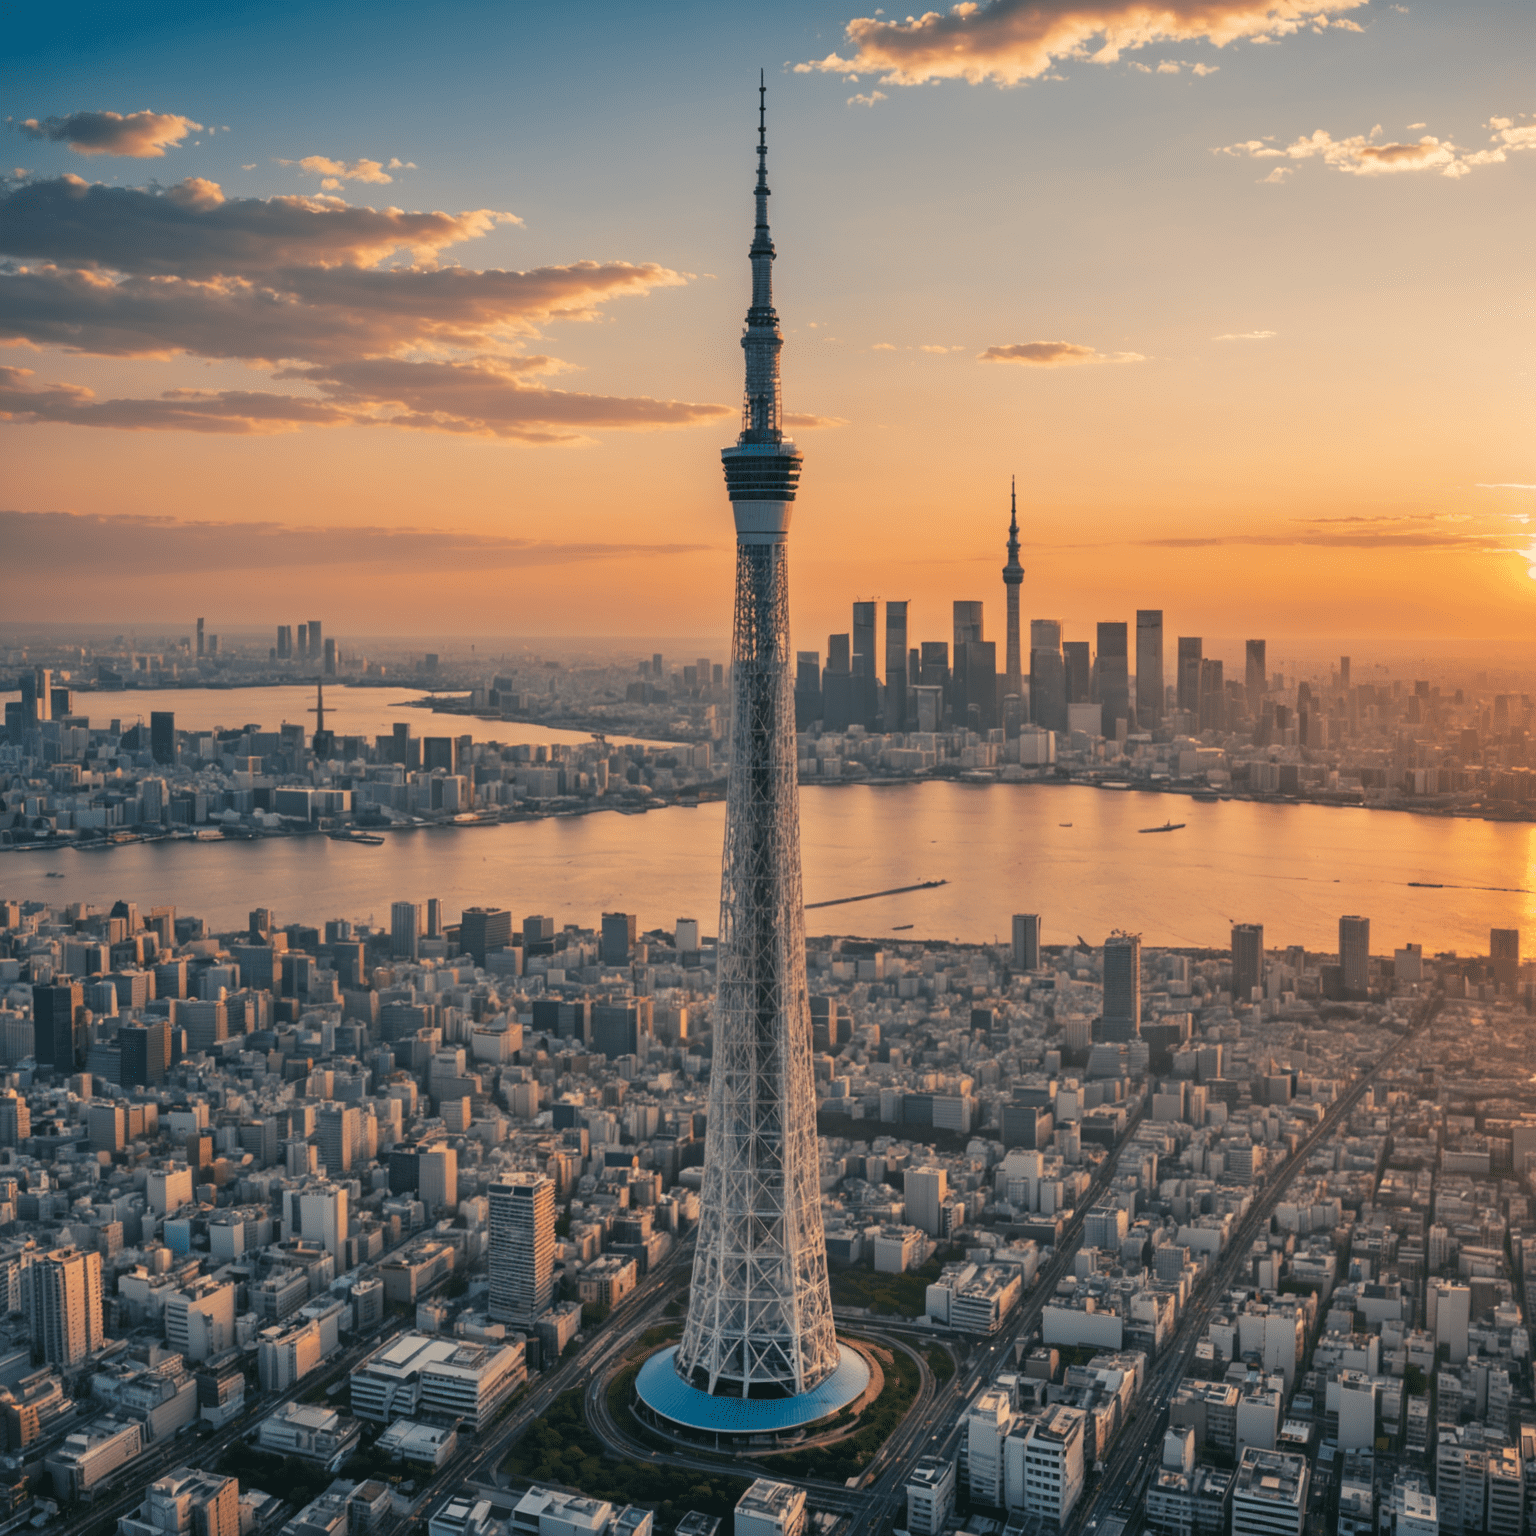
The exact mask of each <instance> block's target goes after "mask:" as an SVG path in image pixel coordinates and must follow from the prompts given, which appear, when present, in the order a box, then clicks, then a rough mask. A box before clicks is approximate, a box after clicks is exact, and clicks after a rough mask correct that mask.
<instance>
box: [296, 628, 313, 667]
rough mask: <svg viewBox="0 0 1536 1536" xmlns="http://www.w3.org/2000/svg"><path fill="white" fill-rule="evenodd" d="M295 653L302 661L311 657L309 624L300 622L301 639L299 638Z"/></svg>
mask: <svg viewBox="0 0 1536 1536" xmlns="http://www.w3.org/2000/svg"><path fill="white" fill-rule="evenodd" d="M294 655H295V656H297V658H298V659H299V660H300V661H307V660H308V659H309V625H308V624H300V625H299V639H298V644H297V645H296V646H295V648H294Z"/></svg>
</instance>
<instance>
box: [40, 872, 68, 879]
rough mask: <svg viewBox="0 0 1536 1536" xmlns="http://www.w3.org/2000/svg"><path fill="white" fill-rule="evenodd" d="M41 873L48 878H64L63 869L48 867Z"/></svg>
mask: <svg viewBox="0 0 1536 1536" xmlns="http://www.w3.org/2000/svg"><path fill="white" fill-rule="evenodd" d="M43 873H44V875H45V876H46V878H48V879H49V880H62V879H63V878H64V871H63V870H62V869H48V870H44V871H43Z"/></svg>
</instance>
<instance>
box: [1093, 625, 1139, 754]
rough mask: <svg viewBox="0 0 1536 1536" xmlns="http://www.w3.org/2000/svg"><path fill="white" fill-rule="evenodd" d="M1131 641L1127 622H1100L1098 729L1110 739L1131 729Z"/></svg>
mask: <svg viewBox="0 0 1536 1536" xmlns="http://www.w3.org/2000/svg"><path fill="white" fill-rule="evenodd" d="M1129 643H1130V636H1129V634H1128V633H1127V626H1126V625H1124V624H1100V625H1099V704H1100V706H1101V708H1102V710H1103V717H1102V718H1103V724H1102V725H1101V726H1100V727H1099V729H1100V731H1101V732H1102V734H1103V736H1104V738H1105V739H1106V740H1108V741H1113V740H1114V739H1115V738H1116V736H1119V735H1122V734H1124V733H1125V732H1127V731H1129V730H1130V728H1131V725H1132V723H1133V717H1132V714H1131V669H1130V656H1129V655H1128V654H1127V652H1128V648H1129ZM1122 720H1123V721H1124V722H1125V724H1124V725H1123V726H1122V725H1121V724H1120V722H1121V721H1122Z"/></svg>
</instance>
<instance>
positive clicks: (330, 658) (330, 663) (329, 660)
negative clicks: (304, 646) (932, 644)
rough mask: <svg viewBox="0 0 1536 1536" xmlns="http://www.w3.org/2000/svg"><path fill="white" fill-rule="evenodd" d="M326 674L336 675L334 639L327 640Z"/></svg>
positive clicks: (328, 675) (329, 675)
mask: <svg viewBox="0 0 1536 1536" xmlns="http://www.w3.org/2000/svg"><path fill="white" fill-rule="evenodd" d="M325 675H326V676H327V677H335V675H336V642H335V641H334V640H327V641H326V642H325Z"/></svg>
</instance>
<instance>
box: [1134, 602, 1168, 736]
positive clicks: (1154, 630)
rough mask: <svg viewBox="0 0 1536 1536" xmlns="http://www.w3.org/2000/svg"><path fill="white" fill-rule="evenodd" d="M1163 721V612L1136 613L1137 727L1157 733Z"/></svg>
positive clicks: (1142, 611) (1142, 609) (1158, 610)
mask: <svg viewBox="0 0 1536 1536" xmlns="http://www.w3.org/2000/svg"><path fill="white" fill-rule="evenodd" d="M1162 719H1163V610H1162V609H1161V608H1138V609H1137V610H1136V724H1137V726H1138V727H1139V728H1140V729H1142V730H1144V731H1151V730H1156V729H1157V727H1158V726H1159V725H1160V724H1161V723H1162Z"/></svg>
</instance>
